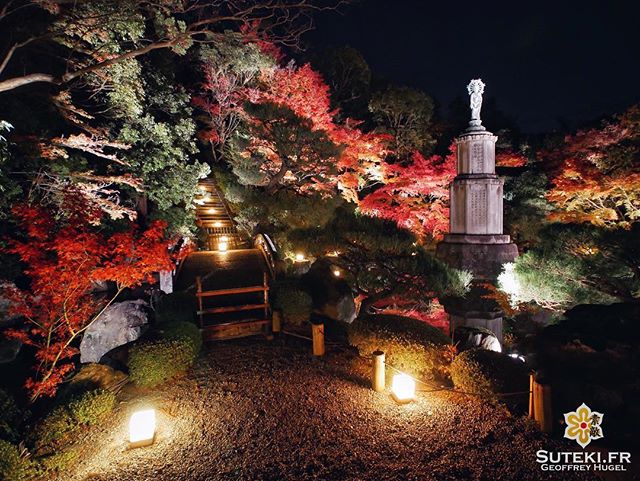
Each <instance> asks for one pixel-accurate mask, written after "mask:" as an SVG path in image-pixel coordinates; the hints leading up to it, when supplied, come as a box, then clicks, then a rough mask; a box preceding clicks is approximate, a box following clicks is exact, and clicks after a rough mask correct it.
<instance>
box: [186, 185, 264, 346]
mask: <svg viewBox="0 0 640 481" xmlns="http://www.w3.org/2000/svg"><path fill="white" fill-rule="evenodd" d="M194 202H195V206H196V223H197V225H198V227H200V228H201V229H202V230H203V231H204V232H205V233H206V238H205V241H204V245H203V246H202V248H201V249H200V250H199V251H197V252H193V253H191V254H190V255H189V256H188V257H187V258H186V259H185V261H184V262H183V265H182V267H181V271H180V276H179V278H178V282H177V284H178V286H179V288H181V289H182V290H183V291H190V290H192V289H195V298H196V304H197V305H196V306H195V307H196V308H195V310H196V314H197V316H198V320H199V323H200V328H201V330H202V333H203V336H204V338H205V339H206V340H217V339H230V338H234V337H243V336H250V335H256V334H266V335H268V334H269V325H270V318H271V306H270V303H269V284H270V281H271V272H270V269H269V265H268V263H267V262H266V261H265V257H264V255H263V253H262V251H261V250H260V249H258V248H255V247H254V246H253V244H252V243H251V242H250V241H249V239H248V238H246V237H245V236H242V235H241V234H240V233H239V232H238V230H237V228H236V225H235V223H234V221H233V218H232V217H231V213H230V212H229V209H228V207H227V204H226V203H225V201H224V198H223V196H222V195H221V193H220V191H219V190H218V188H217V186H216V185H215V183H214V181H213V180H212V179H202V180H200V181H199V182H198V186H197V194H196V197H195V199H194Z"/></svg>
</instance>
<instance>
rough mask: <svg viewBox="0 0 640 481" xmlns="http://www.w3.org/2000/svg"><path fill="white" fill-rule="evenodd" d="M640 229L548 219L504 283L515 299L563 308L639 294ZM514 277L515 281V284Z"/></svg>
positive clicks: (636, 296) (621, 298) (606, 301)
mask: <svg viewBox="0 0 640 481" xmlns="http://www.w3.org/2000/svg"><path fill="white" fill-rule="evenodd" d="M638 235H640V229H638V228H637V227H634V228H633V229H632V230H631V231H625V230H619V231H615V232H611V231H605V230H603V229H600V228H597V227H594V226H588V225H563V224H552V225H549V226H548V227H546V228H544V229H543V230H541V232H540V238H541V241H540V242H539V243H538V244H537V245H536V246H535V247H533V248H531V249H530V250H529V251H527V252H526V253H524V254H523V255H521V256H520V257H519V258H518V259H516V261H515V265H514V267H513V273H512V274H511V273H510V274H509V276H511V275H512V276H513V277H512V279H513V281H510V280H508V278H507V279H505V278H504V277H503V278H502V279H503V284H504V285H503V287H504V288H505V289H506V290H507V292H510V293H511V294H512V297H513V299H514V300H515V301H516V302H529V301H535V302H536V303H538V304H539V305H541V306H543V307H548V308H552V309H558V310H560V309H567V308H569V307H572V306H574V305H576V304H581V303H595V304H598V303H609V302H614V301H615V300H625V301H634V300H636V299H638V297H640V271H639V269H638V265H637V259H638V258H639V256H640V250H639V249H640V248H639V247H638V244H637V239H638ZM514 281H515V283H514Z"/></svg>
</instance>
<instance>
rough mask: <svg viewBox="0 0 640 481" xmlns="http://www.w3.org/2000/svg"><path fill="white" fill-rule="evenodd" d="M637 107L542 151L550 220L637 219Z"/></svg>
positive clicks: (607, 222)
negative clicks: (547, 174)
mask: <svg viewBox="0 0 640 481" xmlns="http://www.w3.org/2000/svg"><path fill="white" fill-rule="evenodd" d="M639 153H640V106H634V107H631V108H630V109H629V110H628V111H627V112H625V113H624V114H623V115H621V116H618V117H616V118H615V119H614V120H613V121H611V122H607V123H605V124H604V125H603V126H602V127H601V128H597V129H589V130H582V131H579V132H577V133H576V134H575V135H573V136H567V137H566V138H565V139H564V144H563V145H562V146H561V148H559V149H557V150H555V151H552V152H545V153H543V157H544V158H545V161H547V162H548V163H549V164H550V168H551V183H552V188H551V189H550V191H549V192H548V193H547V199H549V200H550V201H551V202H553V203H554V204H555V205H556V207H557V210H556V211H555V212H554V213H553V214H552V215H551V218H552V220H555V221H560V222H590V223H592V224H594V225H597V226H602V227H610V228H616V227H621V228H625V229H626V228H630V227H631V224H633V223H634V222H636V221H638V219H640V164H638V160H637V159H638V154H639Z"/></svg>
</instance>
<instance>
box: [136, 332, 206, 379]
mask: <svg viewBox="0 0 640 481" xmlns="http://www.w3.org/2000/svg"><path fill="white" fill-rule="evenodd" d="M194 360H195V357H194V352H193V347H192V345H191V343H190V342H189V341H186V340H184V339H179V340H169V339H158V340H155V341H147V342H145V343H142V344H138V345H136V346H134V347H132V348H131V350H130V351H129V362H128V366H129V377H130V378H131V380H132V381H133V382H135V383H136V384H138V385H139V386H145V387H154V386H157V385H158V384H162V383H164V382H166V381H168V380H169V379H172V378H174V377H175V376H177V375H178V374H180V373H182V372H185V371H186V370H187V369H189V368H190V367H191V365H192V364H193V362H194Z"/></svg>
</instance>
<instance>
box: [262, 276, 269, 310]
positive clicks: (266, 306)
mask: <svg viewBox="0 0 640 481" xmlns="http://www.w3.org/2000/svg"><path fill="white" fill-rule="evenodd" d="M262 287H264V291H263V294H264V296H263V300H264V318H265V320H266V319H268V318H269V279H268V278H267V273H266V272H263V273H262Z"/></svg>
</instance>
